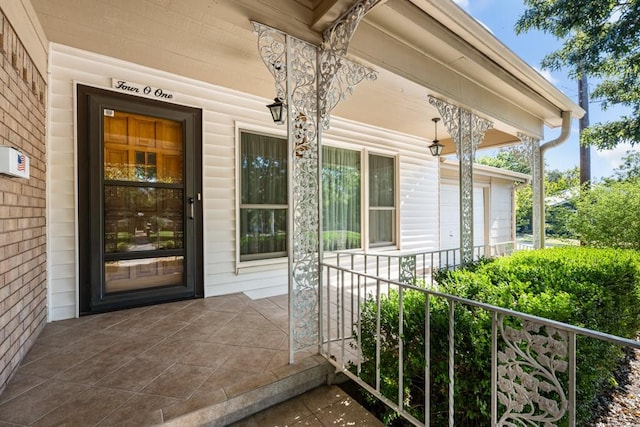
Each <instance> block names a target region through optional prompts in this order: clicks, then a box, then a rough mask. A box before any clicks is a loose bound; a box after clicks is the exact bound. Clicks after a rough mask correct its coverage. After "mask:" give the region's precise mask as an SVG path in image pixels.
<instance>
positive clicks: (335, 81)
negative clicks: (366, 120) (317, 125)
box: [318, 0, 380, 130]
mask: <svg viewBox="0 0 640 427" xmlns="http://www.w3.org/2000/svg"><path fill="white" fill-rule="evenodd" d="M378 3H380V0H361V1H358V2H357V3H355V4H354V5H353V6H352V7H351V8H350V9H349V10H347V11H346V12H345V13H344V14H343V15H342V16H341V17H340V18H338V19H337V20H336V22H334V23H333V25H331V26H330V27H329V28H327V29H326V30H325V32H324V33H323V34H322V45H321V47H320V49H321V52H320V75H321V77H322V78H321V79H320V86H319V91H318V96H319V99H320V108H321V111H320V115H321V117H322V127H323V129H325V130H326V129H329V116H330V114H331V111H333V109H334V108H335V107H336V106H337V105H338V103H339V102H340V101H341V100H344V99H346V98H347V97H348V96H349V95H351V94H352V93H353V88H354V87H355V86H357V85H358V84H359V83H360V82H361V81H363V80H375V79H376V78H377V75H376V72H375V71H373V70H372V69H370V68H367V67H365V66H363V65H360V64H357V63H355V62H352V61H349V60H348V59H347V58H346V55H347V49H348V48H349V43H350V42H351V39H352V38H353V34H354V33H355V31H356V29H357V28H358V24H359V23H360V21H361V20H362V18H364V16H365V15H366V14H367V12H369V11H370V10H371V9H372V8H373V7H374V6H375V5H376V4H378Z"/></svg>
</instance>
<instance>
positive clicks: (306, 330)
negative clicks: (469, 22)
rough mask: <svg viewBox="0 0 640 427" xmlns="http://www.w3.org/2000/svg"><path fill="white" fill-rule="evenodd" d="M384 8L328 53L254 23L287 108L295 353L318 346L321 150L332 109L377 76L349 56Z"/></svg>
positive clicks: (335, 38) (331, 35) (333, 35)
mask: <svg viewBox="0 0 640 427" xmlns="http://www.w3.org/2000/svg"><path fill="white" fill-rule="evenodd" d="M375 3H377V1H372V0H366V1H360V2H358V3H357V4H356V5H354V7H352V8H351V9H350V11H349V12H348V13H347V14H345V15H343V17H342V18H341V19H340V20H338V21H337V22H336V23H335V24H333V25H332V26H331V27H330V29H329V30H328V31H327V32H326V33H325V40H324V41H323V43H322V46H321V47H318V46H316V45H313V44H311V43H308V42H305V41H303V40H300V39H297V38H295V37H292V36H290V35H288V34H286V33H284V32H282V31H279V30H276V29H274V28H271V27H268V26H266V25H263V24H260V23H257V22H252V25H253V28H254V31H255V32H256V34H257V35H258V52H259V54H260V57H261V58H262V61H263V62H264V63H265V65H266V66H267V69H268V70H269V71H270V72H271V74H272V75H273V77H274V80H275V86H276V96H277V97H279V98H280V99H282V100H283V101H284V102H285V103H286V105H287V134H288V144H289V153H290V154H289V166H288V170H289V174H288V188H289V190H288V191H289V221H288V223H289V229H288V233H287V234H288V236H289V237H288V242H289V244H288V250H289V344H290V345H289V350H290V361H291V362H293V361H294V353H295V352H296V351H299V350H302V349H304V348H308V347H309V346H313V345H318V344H319V320H320V306H319V300H320V298H319V296H320V295H319V292H320V270H319V259H320V256H321V251H322V248H321V242H320V233H321V229H320V209H321V208H320V179H321V178H320V177H321V164H320V163H321V162H320V147H321V133H322V129H328V128H329V116H330V113H331V111H332V110H333V108H335V107H336V105H338V103H339V102H340V101H341V100H343V99H345V98H346V97H347V96H348V95H350V94H351V93H352V92H353V88H354V87H355V86H356V85H357V84H358V83H360V82H361V81H362V80H364V79H370V80H373V79H375V78H376V74H375V72H374V71H373V70H370V69H369V68H367V67H364V66H362V65H359V64H356V63H354V62H352V61H350V60H348V59H346V58H345V57H344V56H343V55H344V54H346V49H347V47H348V44H349V41H350V39H351V37H352V35H353V32H354V31H355V29H356V26H357V24H358V22H360V20H361V19H362V17H363V16H364V14H365V13H366V12H367V11H368V10H370V9H371V7H373V4H375Z"/></svg>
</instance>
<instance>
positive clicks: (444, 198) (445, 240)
mask: <svg viewBox="0 0 640 427" xmlns="http://www.w3.org/2000/svg"><path fill="white" fill-rule="evenodd" d="M484 243H485V241H484V191H483V189H482V188H474V189H473V244H474V246H478V245H484ZM459 247H460V189H459V187H458V186H457V185H452V184H441V185H440V249H454V248H459Z"/></svg>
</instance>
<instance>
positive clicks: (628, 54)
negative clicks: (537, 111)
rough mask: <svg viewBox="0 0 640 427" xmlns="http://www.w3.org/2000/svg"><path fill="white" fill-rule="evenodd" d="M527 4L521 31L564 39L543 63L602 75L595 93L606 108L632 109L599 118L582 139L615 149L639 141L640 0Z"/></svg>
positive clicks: (577, 73)
mask: <svg viewBox="0 0 640 427" xmlns="http://www.w3.org/2000/svg"><path fill="white" fill-rule="evenodd" d="M523 1H524V3H525V5H526V6H528V9H526V10H525V12H524V13H523V15H522V16H521V17H520V19H519V20H518V22H517V23H516V33H518V34H521V33H523V32H526V31H529V30H531V29H537V30H541V31H544V32H546V33H550V34H552V35H554V36H555V37H557V38H559V39H562V40H563V45H562V47H561V48H560V49H558V50H556V51H554V52H551V53H550V54H548V55H547V56H546V57H545V58H544V60H543V61H542V67H543V68H546V69H551V70H557V69H560V68H561V67H568V68H569V69H570V73H571V75H572V76H573V77H575V78H579V77H580V76H581V75H582V73H585V75H589V76H593V77H595V78H596V79H598V80H599V81H600V83H599V84H598V85H597V86H596V87H595V89H594V91H593V93H592V96H593V97H594V98H596V99H600V100H601V102H602V107H603V109H607V108H608V107H610V106H612V105H621V106H625V107H629V108H631V109H632V112H633V114H631V115H629V116H622V117H620V118H619V119H618V120H615V121H611V122H607V123H597V124H595V125H592V126H591V127H590V128H588V129H587V130H585V131H584V132H583V133H582V135H581V137H580V139H581V143H582V144H588V145H594V146H596V147H598V148H599V149H610V148H613V147H615V146H616V145H617V144H619V143H621V142H629V143H630V144H631V145H635V144H637V143H639V142H640V72H639V70H640V1H639V0H523Z"/></svg>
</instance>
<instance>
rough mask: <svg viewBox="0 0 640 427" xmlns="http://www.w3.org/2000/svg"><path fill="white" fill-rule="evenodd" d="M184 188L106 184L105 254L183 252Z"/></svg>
mask: <svg viewBox="0 0 640 427" xmlns="http://www.w3.org/2000/svg"><path fill="white" fill-rule="evenodd" d="M182 200H183V194H182V189H176V188H154V187H127V186H122V185H105V192H104V218H105V221H104V230H105V239H104V242H105V247H104V251H105V253H114V252H131V251H150V250H162V249H180V248H183V247H184V242H183V237H184V236H183V228H184V227H183V207H182Z"/></svg>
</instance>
